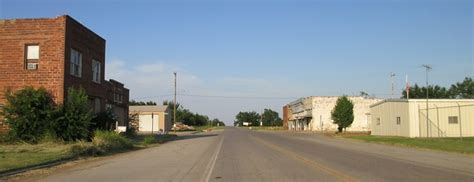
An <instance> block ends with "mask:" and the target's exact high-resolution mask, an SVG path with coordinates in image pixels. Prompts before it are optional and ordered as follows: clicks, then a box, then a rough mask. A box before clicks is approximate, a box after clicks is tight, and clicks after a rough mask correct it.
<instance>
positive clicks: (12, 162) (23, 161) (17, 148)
mask: <svg viewBox="0 0 474 182" xmlns="http://www.w3.org/2000/svg"><path fill="white" fill-rule="evenodd" d="M71 147H72V145H70V144H58V143H51V142H48V143H41V144H36V145H32V144H27V143H17V144H5V145H0V172H1V171H7V170H11V169H17V168H21V167H25V166H31V165H36V164H41V163H46V162H50V161H56V160H60V159H64V158H68V157H71V155H72V153H71V152H70V149H71Z"/></svg>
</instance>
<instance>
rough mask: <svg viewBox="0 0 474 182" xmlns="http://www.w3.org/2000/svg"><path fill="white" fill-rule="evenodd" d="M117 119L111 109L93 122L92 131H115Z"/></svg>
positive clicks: (96, 117) (97, 116)
mask: <svg viewBox="0 0 474 182" xmlns="http://www.w3.org/2000/svg"><path fill="white" fill-rule="evenodd" d="M116 121H117V117H116V116H115V114H114V112H113V111H112V110H111V109H107V111H105V112H101V113H99V114H97V115H96V116H95V117H94V118H92V120H91V128H92V129H91V131H95V130H113V128H114V126H115V122H116Z"/></svg>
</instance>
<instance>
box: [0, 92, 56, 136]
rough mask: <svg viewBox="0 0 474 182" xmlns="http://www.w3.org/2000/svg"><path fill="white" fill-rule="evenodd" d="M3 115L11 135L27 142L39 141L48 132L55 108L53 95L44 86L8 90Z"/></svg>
mask: <svg viewBox="0 0 474 182" xmlns="http://www.w3.org/2000/svg"><path fill="white" fill-rule="evenodd" d="M5 97H6V101H7V102H6V104H5V106H4V107H3V111H2V113H1V114H2V115H3V116H4V117H5V120H6V123H7V124H8V126H9V127H10V131H9V136H10V137H11V138H13V139H20V140H23V141H26V142H33V143H34V142H37V141H38V140H39V139H40V138H41V137H42V136H43V135H45V134H46V133H47V130H48V128H49V127H50V125H51V123H50V119H51V114H52V113H53V112H52V111H53V110H54V105H55V104H54V100H53V97H52V95H51V94H50V93H49V92H48V91H46V89H44V88H39V89H35V88H33V87H26V88H24V89H22V90H19V91H17V92H11V91H7V93H6V94H5Z"/></svg>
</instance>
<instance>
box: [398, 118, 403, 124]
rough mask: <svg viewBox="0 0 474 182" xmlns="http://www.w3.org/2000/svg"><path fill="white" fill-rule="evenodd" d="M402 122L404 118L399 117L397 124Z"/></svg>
mask: <svg viewBox="0 0 474 182" xmlns="http://www.w3.org/2000/svg"><path fill="white" fill-rule="evenodd" d="M401 123H402V118H400V117H397V125H400V124H401Z"/></svg>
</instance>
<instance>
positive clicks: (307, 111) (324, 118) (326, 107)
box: [288, 96, 381, 131]
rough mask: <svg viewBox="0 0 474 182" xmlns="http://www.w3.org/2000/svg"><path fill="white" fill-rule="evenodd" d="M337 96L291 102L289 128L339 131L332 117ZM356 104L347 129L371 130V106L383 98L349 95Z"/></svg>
mask: <svg viewBox="0 0 474 182" xmlns="http://www.w3.org/2000/svg"><path fill="white" fill-rule="evenodd" d="M338 98H339V97H337V96H311V97H305V98H301V99H298V100H296V101H294V102H291V103H290V104H289V107H290V109H289V110H290V111H291V113H289V115H290V116H289V122H288V129H289V130H310V131H337V125H336V124H334V123H333V122H334V121H333V120H332V118H331V112H332V110H333V109H334V106H336V101H337V99H338ZM348 98H349V99H350V100H351V101H352V103H353V104H354V121H353V122H352V125H351V126H350V127H348V128H346V130H347V131H370V121H371V120H370V119H371V117H370V106H371V105H373V104H375V103H377V102H380V101H381V99H374V98H367V97H348Z"/></svg>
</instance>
